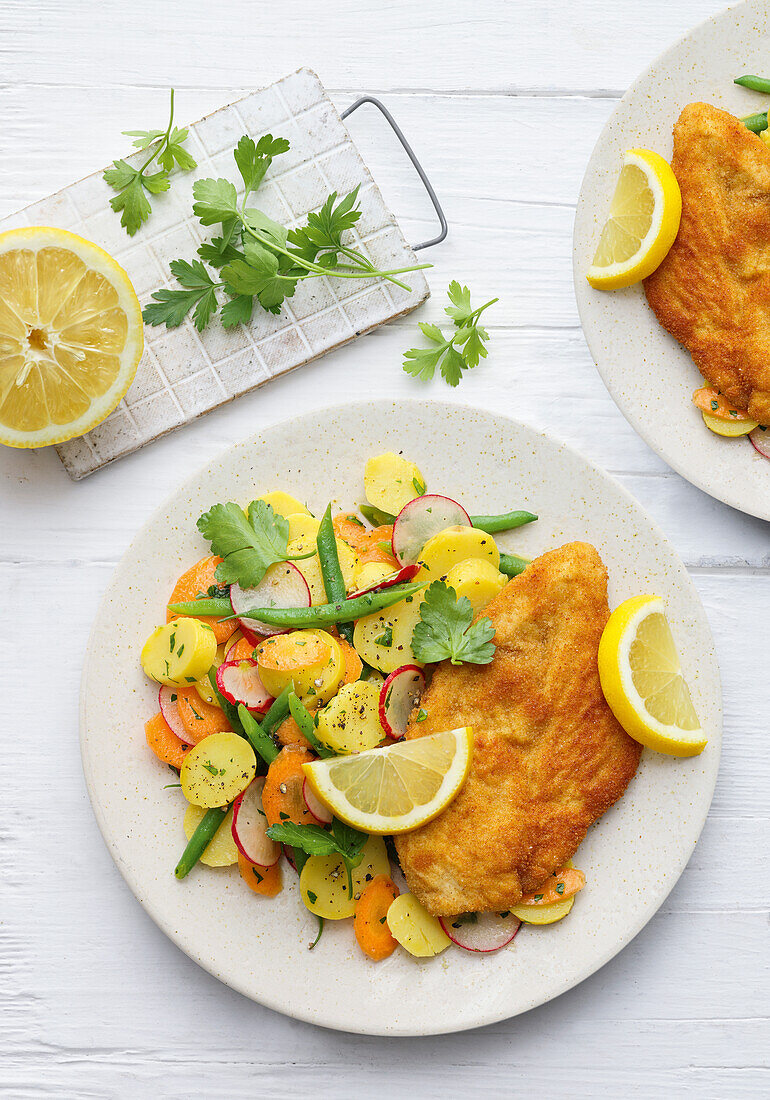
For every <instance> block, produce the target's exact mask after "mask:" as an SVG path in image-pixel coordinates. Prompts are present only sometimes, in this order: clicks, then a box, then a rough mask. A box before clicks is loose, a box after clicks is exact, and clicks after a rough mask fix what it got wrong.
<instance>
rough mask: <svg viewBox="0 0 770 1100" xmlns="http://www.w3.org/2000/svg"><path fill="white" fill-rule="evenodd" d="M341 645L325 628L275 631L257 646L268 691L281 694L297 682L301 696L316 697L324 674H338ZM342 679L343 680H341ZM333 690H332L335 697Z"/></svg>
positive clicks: (295, 686)
mask: <svg viewBox="0 0 770 1100" xmlns="http://www.w3.org/2000/svg"><path fill="white" fill-rule="evenodd" d="M338 649H339V646H338V645H337V643H336V641H335V640H334V639H333V638H332V636H331V635H330V634H327V633H326V632H325V631H322V630H292V631H290V632H289V633H288V634H275V635H273V637H272V638H266V639H265V641H264V642H260V643H259V645H258V646H257V647H256V649H255V650H254V652H255V654H256V661H257V666H258V667H259V676H260V679H261V680H262V683H263V684H264V685H265V688H266V689H267V691H269V692H270V694H271V695H272V696H273V697H274V698H277V696H279V695H280V694H281V692H282V691H283V689H284V688H285V687H287V686H288V685H289V684H293V685H294V691H295V693H296V694H297V695H298V696H299V698H300V699H303V700H304V699H307V698H309V697H311V696H312V697H314V698H315V697H316V696H317V695H318V693H319V690H320V688H321V687H322V685H323V684H324V674H325V673H326V679H327V680H328V679H329V674H331V675H332V677H333V676H334V675H336V673H337V672H338V668H339V665H340V660H339V657H338V654H337V650H338ZM338 682H339V681H338ZM331 694H332V692H331V691H330V692H329V697H331Z"/></svg>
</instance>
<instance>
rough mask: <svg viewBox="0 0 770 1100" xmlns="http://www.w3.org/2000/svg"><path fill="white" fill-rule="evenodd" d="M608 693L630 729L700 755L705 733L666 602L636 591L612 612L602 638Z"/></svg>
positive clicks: (671, 749)
mask: <svg viewBox="0 0 770 1100" xmlns="http://www.w3.org/2000/svg"><path fill="white" fill-rule="evenodd" d="M599 676H600V678H601V683H602V691H603V692H604V697H605V699H606V700H607V702H608V703H609V705H610V708H611V710H612V712H613V714H614V715H615V717H616V718H617V720H618V721H619V722H620V724H621V726H623V728H624V729H625V731H626V732H627V733H629V734H630V735H631V737H633V738H634V739H635V740H636V741H639V742H640V743H641V744H642V745H646V746H647V747H648V748H650V749H655V750H656V751H657V752H664V753H668V755H669V756H695V755H696V754H697V753H699V752H702V751H703V749H704V747H705V745H706V737H705V736H704V733H703V730H702V729H701V725H700V722H699V721H698V715H697V714H696V713H695V707H694V706H693V702H692V697H691V696H690V689H689V687H688V686H687V681H686V680H685V679H684V676H683V675H682V668H681V665H680V663H679V655H678V653H677V651H676V646H675V644H674V639H673V637H672V634H671V628H670V626H669V624H668V619H667V618H666V613H665V610H664V607H663V601H662V600H661V599H660V598H659V597H657V596H634V597H633V598H632V599H630V600H626V601H625V603H622V604H621V605H620V607H618V608H616V609H615V611H613V612H612V614H611V615H610V619H609V622H608V623H607V626H606V627H605V628H604V633H603V634H602V639H601V642H600V643H599Z"/></svg>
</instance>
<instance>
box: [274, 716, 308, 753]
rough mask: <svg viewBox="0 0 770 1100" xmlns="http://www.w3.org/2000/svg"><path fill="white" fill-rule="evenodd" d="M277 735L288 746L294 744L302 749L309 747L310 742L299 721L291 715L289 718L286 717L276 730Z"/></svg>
mask: <svg viewBox="0 0 770 1100" xmlns="http://www.w3.org/2000/svg"><path fill="white" fill-rule="evenodd" d="M275 736H276V737H277V738H278V740H279V741H280V742H281V744H282V745H283V746H285V747H286V748H289V747H291V746H292V745H298V746H299V747H300V748H301V749H309V748H310V742H309V741H308V739H307V738H306V737H305V736H304V735H303V733H302V731H301V730H300V728H299V726H298V725H297V723H296V722H295V721H294V719H293V718H292V717H291V715H289V717H288V718H284V720H283V722H281V724H280V726H279V727H278V729H277V730H276V731H275Z"/></svg>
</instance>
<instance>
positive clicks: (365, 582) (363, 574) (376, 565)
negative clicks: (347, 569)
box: [354, 561, 394, 589]
mask: <svg viewBox="0 0 770 1100" xmlns="http://www.w3.org/2000/svg"><path fill="white" fill-rule="evenodd" d="M393 573H394V569H393V566H392V565H386V564H385V563H384V562H381V561H365V562H364V563H363V564H362V565H357V566H356V569H355V573H354V576H355V580H356V589H366V588H373V587H374V585H375V584H379V583H380V581H384V580H385V578H386V577H392V576H393Z"/></svg>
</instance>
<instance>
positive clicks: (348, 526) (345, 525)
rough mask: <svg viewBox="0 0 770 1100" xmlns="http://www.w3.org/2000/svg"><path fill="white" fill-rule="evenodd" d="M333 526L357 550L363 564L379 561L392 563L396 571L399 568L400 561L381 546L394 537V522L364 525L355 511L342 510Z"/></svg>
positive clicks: (339, 535)
mask: <svg viewBox="0 0 770 1100" xmlns="http://www.w3.org/2000/svg"><path fill="white" fill-rule="evenodd" d="M332 526H333V527H334V531H335V534H336V535H337V537H338V538H340V539H342V541H343V542H346V543H347V544H348V546H349V547H350V548H351V549H352V550H355V551H356V553H357V554H358V559H359V561H360V562H361V563H362V564H363V563H364V562H368V561H377V562H382V564H383V565H392V567H393V571H394V572H395V571H396V570H397V569H398V562H397V561H396V559H395V558H394V557H393V555H392V554H390V553H388V551H386V550H383V548H382V547H381V546H380V543H381V542H390V540H391V539H392V538H393V525H392V524H385V525H383V526H382V527H364V526H363V525H362V524H361V522H360V520H358V519H357V518H356V516H355V514H354V513H353V512H340V513H339V515H336V516H335V517H334V519H333V521H332Z"/></svg>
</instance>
